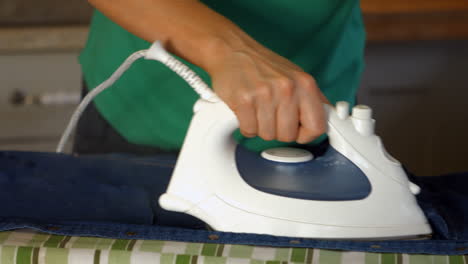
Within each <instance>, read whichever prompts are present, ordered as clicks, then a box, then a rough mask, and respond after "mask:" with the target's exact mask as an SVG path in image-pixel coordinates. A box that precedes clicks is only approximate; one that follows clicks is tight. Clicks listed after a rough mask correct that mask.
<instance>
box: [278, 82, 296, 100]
mask: <svg viewBox="0 0 468 264" xmlns="http://www.w3.org/2000/svg"><path fill="white" fill-rule="evenodd" d="M274 85H275V87H276V89H278V92H279V94H280V95H281V96H282V97H291V96H293V94H294V81H293V80H291V79H289V78H279V79H276V80H275V81H274Z"/></svg>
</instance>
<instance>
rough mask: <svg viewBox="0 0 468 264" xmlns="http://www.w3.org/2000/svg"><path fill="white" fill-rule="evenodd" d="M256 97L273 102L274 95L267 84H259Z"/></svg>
mask: <svg viewBox="0 0 468 264" xmlns="http://www.w3.org/2000/svg"><path fill="white" fill-rule="evenodd" d="M255 97H256V98H259V99H262V100H271V99H272V97H273V95H272V92H271V89H270V86H269V85H267V84H263V83H262V84H259V85H257V88H256V91H255Z"/></svg>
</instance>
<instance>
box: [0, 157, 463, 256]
mask: <svg viewBox="0 0 468 264" xmlns="http://www.w3.org/2000/svg"><path fill="white" fill-rule="evenodd" d="M175 160H176V156H171V155H160V156H157V157H150V158H141V157H133V156H128V155H101V156H83V157H74V156H70V155H63V154H55V153H34V152H6V151H5V152H0V201H2V203H1V205H0V230H12V229H18V228H33V229H37V230H41V231H44V232H48V233H52V234H60V235H76V236H98V237H109V238H122V239H156V240H173V241H186V242H200V243H226V244H245V245H258V246H277V247H308V248H322V249H340V250H352V251H367V252H397V253H428V254H468V191H467V186H468V173H461V174H453V175H446V176H435V177H413V176H412V181H414V182H416V183H417V184H418V185H420V186H421V187H422V192H421V194H420V195H418V201H419V203H420V205H421V207H422V208H423V210H424V212H425V213H426V215H427V217H428V219H429V221H430V223H431V225H432V228H433V230H434V234H433V236H432V238H431V239H427V240H393V241H346V240H317V239H298V238H288V237H276V236H268V235H256V234H239V233H225V232H215V231H208V230H206V229H205V225H204V224H203V223H202V222H201V221H199V220H197V219H195V218H193V217H191V216H187V215H184V214H180V213H173V212H168V211H165V210H163V209H161V208H160V207H159V205H158V203H157V200H158V197H159V196H160V195H161V194H162V193H163V192H164V191H165V189H166V187H167V184H168V182H169V179H170V175H171V173H172V169H173V167H174V164H175ZM360 213H365V212H360Z"/></svg>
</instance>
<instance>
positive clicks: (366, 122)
mask: <svg viewBox="0 0 468 264" xmlns="http://www.w3.org/2000/svg"><path fill="white" fill-rule="evenodd" d="M352 122H353V125H354V128H355V129H356V131H357V132H359V134H361V135H363V136H370V135H373V134H374V126H375V120H374V119H372V109H371V108H370V107H369V106H367V105H356V106H355V107H353V113H352Z"/></svg>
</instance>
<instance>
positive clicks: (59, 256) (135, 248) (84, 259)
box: [0, 230, 468, 264]
mask: <svg viewBox="0 0 468 264" xmlns="http://www.w3.org/2000/svg"><path fill="white" fill-rule="evenodd" d="M0 263H3V264H9V263H17V264H29V263H31V264H32V263H43V264H67V263H83V264H84V263H90V264H93V263H101V264H106V263H109V264H112V263H115V264H127V263H128V264H147V263H161V264H195V263H198V264H202V263H207V264H208V263H209V264H228V263H239V264H287V263H313V264H338V263H340V264H341V263H342V264H354V263H356V264H357V263H359V264H360V263H365V264H429V263H434V264H467V263H468V255H465V256H462V255H450V256H449V255H421V254H394V253H383V254H382V253H370V252H353V251H337V250H321V249H313V248H286V247H283V248H275V247H258V246H245V245H232V244H215V243H213V244H209V243H187V242H172V241H161V240H126V239H109V238H97V237H76V236H59V235H49V234H45V233H38V232H34V231H32V230H22V231H6V232H1V233H0Z"/></svg>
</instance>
